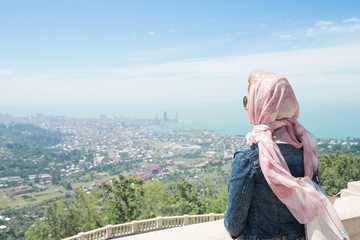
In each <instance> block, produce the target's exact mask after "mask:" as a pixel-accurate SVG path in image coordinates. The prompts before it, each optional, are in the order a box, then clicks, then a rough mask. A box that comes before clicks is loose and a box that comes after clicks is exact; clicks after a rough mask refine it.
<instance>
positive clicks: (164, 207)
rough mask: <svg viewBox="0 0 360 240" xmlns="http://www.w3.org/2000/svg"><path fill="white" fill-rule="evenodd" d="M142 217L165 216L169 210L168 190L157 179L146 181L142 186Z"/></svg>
mask: <svg viewBox="0 0 360 240" xmlns="http://www.w3.org/2000/svg"><path fill="white" fill-rule="evenodd" d="M144 191H145V192H144V204H143V208H142V218H144V219H147V218H154V217H157V216H165V215H167V214H168V213H169V211H170V205H171V203H170V199H169V196H170V192H169V191H166V186H165V185H164V184H162V183H161V182H160V181H159V180H154V181H147V182H146V183H145V186H144Z"/></svg>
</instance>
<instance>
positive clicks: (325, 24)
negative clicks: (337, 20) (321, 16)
mask: <svg viewBox="0 0 360 240" xmlns="http://www.w3.org/2000/svg"><path fill="white" fill-rule="evenodd" d="M331 25H334V22H331V21H319V22H317V23H316V24H315V26H317V27H319V28H320V29H322V30H325V29H328V28H329V26H331Z"/></svg>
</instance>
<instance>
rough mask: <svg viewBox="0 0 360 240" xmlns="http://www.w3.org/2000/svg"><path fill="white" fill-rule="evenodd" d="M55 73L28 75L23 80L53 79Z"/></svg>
mask: <svg viewBox="0 0 360 240" xmlns="http://www.w3.org/2000/svg"><path fill="white" fill-rule="evenodd" d="M55 77H56V75H54V74H38V75H34V76H30V77H26V78H25V80H28V81H34V80H42V79H53V78H55Z"/></svg>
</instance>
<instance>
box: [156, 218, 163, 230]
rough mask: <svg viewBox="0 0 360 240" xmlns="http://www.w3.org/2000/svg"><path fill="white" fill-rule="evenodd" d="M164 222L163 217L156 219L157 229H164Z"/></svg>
mask: <svg viewBox="0 0 360 240" xmlns="http://www.w3.org/2000/svg"><path fill="white" fill-rule="evenodd" d="M162 222H163V218H162V217H160V216H159V217H157V218H156V229H162Z"/></svg>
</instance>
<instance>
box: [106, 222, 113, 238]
mask: <svg viewBox="0 0 360 240" xmlns="http://www.w3.org/2000/svg"><path fill="white" fill-rule="evenodd" d="M111 237H112V225H106V238H111Z"/></svg>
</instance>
